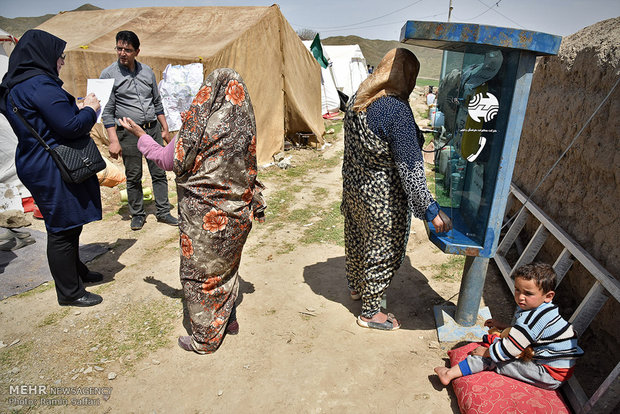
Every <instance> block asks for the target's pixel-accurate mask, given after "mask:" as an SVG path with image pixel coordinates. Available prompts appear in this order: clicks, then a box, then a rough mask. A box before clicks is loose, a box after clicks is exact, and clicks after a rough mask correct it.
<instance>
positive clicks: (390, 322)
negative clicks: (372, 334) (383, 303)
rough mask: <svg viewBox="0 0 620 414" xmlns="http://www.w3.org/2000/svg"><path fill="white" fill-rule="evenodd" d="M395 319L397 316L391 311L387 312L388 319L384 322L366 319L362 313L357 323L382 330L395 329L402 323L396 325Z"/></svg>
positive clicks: (363, 326)
mask: <svg viewBox="0 0 620 414" xmlns="http://www.w3.org/2000/svg"><path fill="white" fill-rule="evenodd" d="M394 321H396V318H395V317H394V315H392V314H391V313H388V314H387V319H386V321H385V322H383V323H379V322H371V321H365V320H363V319H362V316H361V315H360V316H358V317H357V324H358V325H359V326H361V327H362V328H369V329H378V330H380V331H395V330H397V329H400V325H396V326H394Z"/></svg>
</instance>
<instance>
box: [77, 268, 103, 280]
mask: <svg viewBox="0 0 620 414" xmlns="http://www.w3.org/2000/svg"><path fill="white" fill-rule="evenodd" d="M80 279H82V282H84V283H97V282H101V281H102V280H103V275H102V274H101V273H99V272H93V271H91V270H89V271H88V273H86V275H85V276H80Z"/></svg>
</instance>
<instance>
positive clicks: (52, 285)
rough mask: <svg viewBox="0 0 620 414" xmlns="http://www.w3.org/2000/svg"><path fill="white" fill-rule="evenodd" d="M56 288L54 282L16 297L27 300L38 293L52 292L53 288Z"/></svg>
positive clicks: (46, 283)
mask: <svg viewBox="0 0 620 414" xmlns="http://www.w3.org/2000/svg"><path fill="white" fill-rule="evenodd" d="M54 286H56V285H55V284H54V282H53V281H51V282H45V283H43V284H41V285H39V286H37V287H36V288H34V289H30V290H28V291H26V292H23V293H20V294H18V295H16V296H15V297H16V298H27V297H29V296H34V295H36V294H37V293H42V292H46V291H48V290H50V289H51V288H53V287H54Z"/></svg>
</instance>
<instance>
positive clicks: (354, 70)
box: [323, 45, 368, 97]
mask: <svg viewBox="0 0 620 414" xmlns="http://www.w3.org/2000/svg"><path fill="white" fill-rule="evenodd" d="M323 53H325V54H326V55H327V56H329V59H330V60H331V61H332V73H333V74H334V81H335V82H336V87H337V88H338V89H339V90H341V91H342V92H344V93H345V94H347V95H348V96H349V97H351V96H352V95H353V94H354V93H355V92H357V88H358V87H359V86H360V83H362V82H363V81H364V79H366V78H367V77H368V68H367V67H366V58H365V57H364V54H363V53H362V49H360V47H359V46H358V45H346V46H323Z"/></svg>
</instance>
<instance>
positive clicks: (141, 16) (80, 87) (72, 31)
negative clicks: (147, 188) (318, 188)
mask: <svg viewBox="0 0 620 414" xmlns="http://www.w3.org/2000/svg"><path fill="white" fill-rule="evenodd" d="M37 28H38V29H41V30H45V31H47V32H50V33H52V34H54V35H56V36H58V37H60V38H61V39H63V40H65V41H66V42H67V47H66V49H65V52H66V54H67V59H66V61H65V67H64V69H63V70H62V72H61V76H60V77H61V79H62V80H63V81H64V82H65V88H66V89H67V90H68V91H69V92H70V93H72V94H73V95H75V96H83V95H84V94H85V93H86V80H87V79H88V78H98V77H99V74H100V73H101V70H103V69H104V68H105V67H107V66H108V65H109V64H110V63H112V62H114V61H115V60H116V59H117V56H116V52H115V51H114V46H115V44H116V43H115V36H116V33H117V32H118V31H120V30H131V31H134V32H135V33H136V34H137V35H138V36H139V37H140V54H139V56H138V60H139V61H141V62H143V63H145V64H147V65H149V66H151V67H152V68H153V70H154V71H155V75H156V77H157V80H158V81H159V80H161V74H162V71H163V70H164V69H165V68H166V66H167V65H168V64H173V65H186V64H189V63H194V62H201V63H203V65H204V68H205V76H206V75H208V74H209V73H210V72H211V71H212V70H214V69H216V68H219V67H229V68H233V69H235V70H236V71H237V72H239V73H240V74H241V76H242V77H243V79H244V80H245V82H246V84H247V87H248V90H249V92H250V97H251V99H252V104H253V106H254V112H255V114H256V124H257V157H258V162H259V164H261V165H262V164H264V163H267V162H270V161H272V155H273V154H275V153H277V152H279V151H280V150H282V148H283V144H284V138H285V136H292V135H294V134H295V133H296V132H305V133H312V134H314V135H315V136H316V140H317V142H318V144H322V142H323V138H322V136H323V133H324V131H325V128H324V125H323V120H322V118H321V111H320V107H321V88H320V77H321V71H320V66H319V64H318V63H317V62H316V61H315V60H314V58H313V57H312V55H311V54H310V53H308V51H307V50H306V48H305V47H304V46H303V44H302V43H301V40H299V38H298V36H297V34H296V33H295V31H294V30H293V29H292V28H291V26H290V25H289V24H288V22H287V21H286V19H285V18H284V16H283V15H282V13H281V12H280V9H279V8H278V6H277V5H273V6H270V7H149V8H130V9H114V10H95V11H76V12H68V13H62V14H59V15H57V16H55V17H53V18H52V19H50V20H48V21H46V22H45V23H43V24H42V25H40V26H38V27H37Z"/></svg>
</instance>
